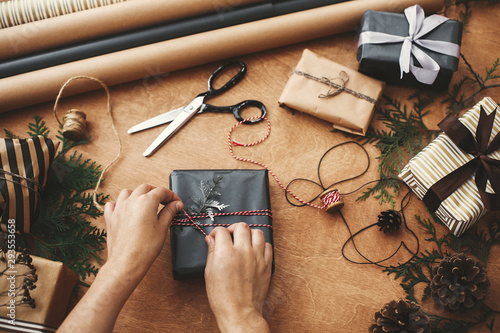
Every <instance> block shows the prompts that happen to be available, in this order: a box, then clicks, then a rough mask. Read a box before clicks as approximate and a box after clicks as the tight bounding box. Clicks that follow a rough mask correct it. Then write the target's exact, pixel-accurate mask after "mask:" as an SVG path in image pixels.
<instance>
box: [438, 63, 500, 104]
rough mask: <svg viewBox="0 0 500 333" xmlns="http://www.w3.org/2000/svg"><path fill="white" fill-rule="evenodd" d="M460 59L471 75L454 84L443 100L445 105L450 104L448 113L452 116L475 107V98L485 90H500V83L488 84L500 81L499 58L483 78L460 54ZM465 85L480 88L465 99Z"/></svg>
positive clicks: (487, 69)
mask: <svg viewBox="0 0 500 333" xmlns="http://www.w3.org/2000/svg"><path fill="white" fill-rule="evenodd" d="M460 57H461V58H462V60H463V61H464V63H465V65H466V66H467V71H468V72H469V74H468V75H465V76H463V77H462V79H461V80H460V81H458V82H457V83H456V84H454V85H453V87H452V89H451V91H450V92H448V97H447V98H445V99H444V100H443V103H448V107H447V109H448V110H447V111H448V113H452V114H458V113H459V112H460V111H462V110H463V109H466V108H470V107H471V106H473V105H474V104H475V97H476V96H477V95H478V94H479V93H481V92H482V91H483V90H486V89H492V88H500V83H495V84H489V85H488V84H487V83H489V82H490V81H491V80H495V79H500V74H498V70H499V69H500V59H499V58H497V59H496V60H495V62H494V63H493V64H492V66H491V67H490V68H488V67H487V68H485V76H484V77H483V76H482V75H481V74H479V73H478V72H476V71H475V70H474V69H473V68H472V65H471V64H470V63H469V62H468V61H467V59H466V58H465V56H464V55H463V54H460ZM465 84H475V85H477V86H478V87H479V88H478V89H476V91H474V92H473V93H472V94H471V95H470V96H468V97H465V95H464V94H463V93H461V90H462V88H463V87H464V86H465Z"/></svg>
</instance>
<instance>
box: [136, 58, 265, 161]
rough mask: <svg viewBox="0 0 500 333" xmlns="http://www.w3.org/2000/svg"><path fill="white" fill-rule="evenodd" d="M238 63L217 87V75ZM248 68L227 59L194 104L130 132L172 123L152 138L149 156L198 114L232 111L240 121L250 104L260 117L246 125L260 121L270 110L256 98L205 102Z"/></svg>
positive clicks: (236, 79) (240, 77)
mask: <svg viewBox="0 0 500 333" xmlns="http://www.w3.org/2000/svg"><path fill="white" fill-rule="evenodd" d="M234 66H238V67H240V70H239V71H238V73H236V74H235V75H234V76H233V77H232V78H231V79H230V80H229V81H227V82H226V83H225V84H224V85H223V86H222V87H220V88H214V86H213V84H214V81H215V80H216V79H217V77H218V75H219V74H220V73H222V72H224V71H225V70H226V69H228V68H230V67H234ZM246 71H247V66H246V65H245V63H244V62H242V61H232V62H228V63H226V64H224V65H222V66H220V67H219V68H217V69H216V70H215V71H214V72H213V73H212V75H211V76H210V78H209V79H208V91H206V92H204V93H201V94H199V95H198V96H196V97H195V98H194V99H193V100H192V101H191V103H189V104H188V105H186V106H182V107H180V108H178V109H175V110H172V111H169V112H166V113H163V114H161V115H159V116H156V117H153V118H151V119H148V120H146V121H144V122H142V123H140V124H137V125H135V126H133V127H131V128H130V129H129V130H128V131H127V133H129V134H131V133H136V132H139V131H142V130H145V129H148V128H152V127H155V126H159V125H163V124H166V123H168V122H170V125H168V126H167V128H165V129H164V130H163V132H161V134H160V135H159V136H158V137H157V138H156V139H155V140H154V141H153V143H152V144H151V145H150V146H149V147H148V149H146V151H145V152H144V153H143V155H144V156H150V155H151V154H153V153H154V152H155V151H156V150H157V149H158V148H160V146H161V145H162V144H164V143H165V142H166V141H167V140H168V139H170V138H171V137H172V136H173V135H174V134H175V133H176V132H177V131H178V130H179V129H180V128H181V127H182V126H184V125H185V124H186V123H187V122H188V121H189V119H191V118H192V117H193V116H195V115H196V114H199V113H203V112H228V113H229V112H231V113H233V116H234V118H236V120H237V121H243V120H244V119H243V118H242V117H241V113H240V112H241V111H242V109H245V108H248V107H257V108H259V109H260V111H261V117H260V118H257V119H254V120H248V121H245V122H244V124H255V123H258V122H259V121H261V120H262V119H263V117H265V116H266V113H267V109H266V107H265V105H264V104H263V103H262V102H260V101H256V100H246V101H243V102H240V103H238V104H235V105H231V106H213V105H209V104H205V103H204V101H205V98H207V97H211V96H215V95H218V94H221V93H223V92H226V91H228V90H229V89H231V88H232V87H234V86H235V85H236V84H237V83H238V82H240V81H241V79H243V77H244V76H245V74H246Z"/></svg>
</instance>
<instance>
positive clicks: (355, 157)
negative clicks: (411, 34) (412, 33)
mask: <svg viewBox="0 0 500 333" xmlns="http://www.w3.org/2000/svg"><path fill="white" fill-rule="evenodd" d="M449 14H450V16H451V17H452V18H453V17H454V15H457V13H456V12H450V13H449ZM499 14H500V6H499V5H492V4H485V3H479V4H474V5H473V6H472V17H471V21H470V24H469V25H468V27H467V29H466V30H467V32H465V33H464V36H463V44H462V53H463V54H464V55H465V56H466V57H467V59H468V61H469V62H470V63H471V64H472V65H473V66H474V67H475V68H476V69H477V70H482V69H483V68H484V67H486V66H491V64H492V63H493V62H494V61H495V60H496V58H497V57H498V54H499V53H500V43H499V39H498V34H499V32H500V28H498V26H497V25H496V24H495V23H496V22H497V18H498V15H499ZM356 45H357V35H356V33H355V32H351V33H346V34H341V35H336V36H331V37H328V38H323V39H319V40H313V41H309V42H305V43H300V44H296V45H292V46H288V47H283V48H279V49H273V50H269V51H266V52H260V53H256V54H251V55H248V56H244V57H241V58H240V60H243V61H244V62H246V64H247V66H248V74H247V76H246V78H245V79H244V80H243V81H242V82H241V83H240V84H239V85H237V86H236V87H234V89H232V90H231V91H230V92H229V93H227V94H224V95H222V96H220V97H216V98H214V99H212V100H211V101H210V103H212V104H214V105H227V104H234V103H236V102H239V101H241V100H244V99H258V100H260V101H262V102H263V103H265V105H266V106H267V108H268V111H269V112H268V116H269V119H270V121H271V123H272V132H271V135H270V137H269V138H268V139H267V140H266V141H265V142H263V143H262V144H260V145H258V146H255V147H252V148H237V150H236V153H237V154H238V156H242V157H247V158H253V159H255V160H258V161H260V162H263V163H265V164H267V165H268V166H269V168H270V169H271V170H273V171H274V172H275V173H276V174H277V175H278V176H279V178H280V179H281V180H282V181H283V182H284V183H285V184H286V183H288V182H289V181H291V180H292V179H294V178H307V179H311V180H317V164H318V162H319V159H320V158H321V156H322V155H323V154H324V152H325V151H326V150H327V149H328V148H330V147H332V146H334V145H336V144H339V143H342V142H345V141H348V140H350V139H348V138H346V137H345V136H344V134H342V133H341V132H336V133H332V132H331V130H332V127H331V124H329V123H327V122H325V121H323V120H320V119H316V118H313V117H311V116H309V115H306V114H301V113H295V114H294V113H291V112H289V111H286V110H284V109H282V108H280V107H278V103H277V100H278V97H279V96H280V94H281V91H282V89H283V86H284V84H285V82H286V81H287V79H288V76H289V74H290V72H291V71H292V70H293V68H294V66H295V64H296V63H297V62H298V60H299V58H300V56H301V54H302V51H303V50H304V49H305V48H309V49H310V50H312V51H314V52H316V53H318V54H319V55H321V56H324V57H326V58H329V59H332V60H334V61H336V62H338V63H341V64H343V65H346V66H348V67H351V68H357V61H356ZM221 63H222V62H217V63H211V64H207V65H204V66H199V67H195V68H190V69H186V70H182V71H178V72H173V73H168V74H165V75H161V76H157V77H150V78H145V79H143V80H139V81H135V82H131V83H127V84H123V85H120V86H116V87H112V88H111V94H112V104H113V114H114V117H115V124H116V127H117V129H118V131H119V134H120V137H121V140H122V143H123V153H122V156H121V158H120V160H119V161H118V162H117V164H115V165H114V166H113V167H112V168H111V169H110V170H109V171H108V173H107V174H106V180H105V182H104V183H103V184H102V187H101V190H102V191H104V192H105V193H108V194H110V197H111V199H112V200H114V199H116V197H117V196H118V193H119V191H120V190H121V189H123V188H130V189H132V188H135V187H136V186H138V185H140V184H141V183H150V184H154V185H158V186H166V187H168V185H169V184H168V177H169V174H170V172H171V171H172V170H175V169H247V168H258V167H257V166H256V165H253V164H250V163H244V162H239V161H236V160H234V159H233V158H232V157H231V156H230V155H229V152H228V147H227V133H228V130H229V129H230V128H231V126H232V125H233V124H234V123H235V121H234V119H233V118H232V117H231V116H229V115H220V114H204V115H201V116H198V117H196V118H194V119H193V120H192V121H191V122H190V123H189V124H188V125H187V126H185V127H184V128H183V129H182V130H181V131H180V132H179V133H178V134H176V135H175V136H174V137H173V138H172V139H171V140H170V141H169V142H168V143H166V144H165V145H164V146H163V147H162V148H161V149H160V150H159V151H158V152H156V153H155V154H154V155H153V156H152V157H149V158H145V157H143V156H142V152H143V151H144V150H145V149H146V147H147V146H148V145H149V144H150V143H151V142H152V141H153V139H154V138H155V137H156V136H157V135H158V134H159V133H160V132H161V131H162V129H163V127H162V128H156V129H152V130H149V131H145V132H141V133H138V134H135V135H127V134H126V130H127V129H128V128H129V127H130V126H132V125H134V124H136V123H138V122H141V121H143V120H145V119H147V118H150V117H152V116H154V115H157V114H159V113H161V112H165V111H167V110H170V109H173V108H175V107H179V106H181V105H184V103H186V102H188V101H190V99H191V98H192V97H193V96H195V95H196V94H197V93H199V92H201V91H203V90H204V89H205V87H206V79H207V78H208V76H209V75H210V74H211V73H212V71H213V70H214V69H215V68H216V67H217V66H219V65H220V64H221ZM466 73H467V69H466V67H465V65H464V63H463V61H461V62H460V66H459V71H458V73H456V74H455V76H454V82H456V81H457V80H458V79H460V77H461V76H462V75H464V74H466ZM413 91H414V90H413V89H411V88H401V87H387V88H386V89H385V94H387V95H389V96H391V97H393V98H398V99H400V100H401V101H403V102H406V99H407V97H408V96H409V95H410V94H411V93H412V92H413ZM483 96H491V97H493V99H495V100H497V101H500V93H499V90H490V91H486V92H484V93H483ZM444 97H445V94H442V95H440V96H438V97H437V98H436V102H435V103H434V104H433V105H432V106H431V107H429V110H430V113H429V115H428V116H426V117H425V119H424V120H425V122H426V124H427V125H428V126H429V127H430V128H436V124H437V123H438V122H439V121H440V120H441V119H442V118H443V116H444V115H445V109H444V105H443V104H441V103H440V101H441V100H442V99H444ZM0 103H1V102H0ZM61 107H62V108H61V110H65V109H69V108H80V109H82V110H84V111H85V112H86V113H87V116H88V129H89V132H90V135H91V136H92V138H91V141H90V143H89V144H88V145H84V146H79V147H77V150H78V151H79V152H82V153H84V155H85V156H88V157H90V158H92V159H93V160H96V161H97V162H98V163H100V164H102V165H106V164H107V163H109V162H110V161H111V160H113V159H114V157H115V156H116V154H117V152H118V140H117V138H116V137H115V134H114V133H113V132H112V131H111V130H110V125H111V123H110V120H109V119H108V117H107V116H106V111H105V110H106V109H105V97H104V93H103V92H102V91H97V92H93V93H88V94H85V95H80V96H77V97H72V98H68V99H66V100H65V101H64V102H63V104H62V105H61ZM464 111H465V110H464ZM33 114H37V115H39V116H41V117H42V118H43V119H44V120H45V121H46V122H47V124H48V127H49V128H50V130H51V137H54V135H55V133H56V131H57V123H56V121H55V119H54V117H53V115H52V105H51V104H44V105H38V106H34V107H30V108H27V109H23V110H17V111H12V112H8V113H2V114H0V121H1V123H2V127H3V128H7V129H9V130H11V131H13V132H15V133H18V134H19V133H24V132H25V131H26V124H27V122H28V121H29V120H31V117H32V115H33ZM372 125H373V126H381V125H380V123H379V122H378V121H377V120H374V121H373V123H372ZM243 127H244V126H243ZM243 127H240V128H238V130H237V131H238V132H237V133H236V135H238V137H240V138H242V140H249V141H250V140H251V139H252V138H253V139H257V138H260V137H262V136H263V134H264V133H265V126H263V125H258V126H256V127H254V126H251V128H250V126H249V127H247V128H243ZM366 148H367V150H368V152H369V155H370V157H371V162H372V164H371V166H370V169H369V172H368V173H367V174H366V175H364V176H362V177H361V178H359V179H355V180H352V181H349V182H347V183H345V184H342V185H341V187H342V189H341V190H342V191H343V192H347V191H350V190H353V189H356V188H358V187H359V186H360V185H362V184H364V183H366V182H368V181H370V180H375V179H377V176H378V172H377V160H376V157H377V156H379V151H378V150H377V149H376V148H375V147H373V146H372V145H366ZM364 163H365V157H364V154H363V153H362V152H361V150H360V149H359V148H357V147H354V145H351V146H349V145H348V146H344V147H342V148H339V149H338V150H335V151H333V152H332V153H330V154H329V155H328V156H327V158H326V159H325V161H324V164H323V166H322V177H323V180H324V181H325V183H328V184H329V183H333V182H335V181H338V180H341V179H344V178H347V177H350V176H351V175H353V174H356V173H358V172H359V171H361V170H362V169H363V165H364ZM295 191H296V192H297V194H299V196H301V197H304V198H306V199H307V198H310V197H311V196H313V195H315V194H317V191H318V189H317V188H314V187H311V186H306V185H304V186H298V187H296V188H295ZM270 192H271V200H272V202H271V204H272V209H273V224H274V240H275V244H274V251H275V260H276V271H275V273H274V275H273V277H272V281H271V286H270V289H269V293H268V296H267V299H266V302H265V307H264V315H265V318H266V319H267V320H268V321H269V324H270V326H271V329H272V331H274V332H306V331H312V332H365V331H367V328H368V326H370V325H371V324H372V323H373V315H374V313H375V312H376V311H378V310H380V309H381V308H382V306H383V305H384V304H385V303H387V302H389V301H391V300H393V299H399V298H402V297H405V293H404V291H403V289H402V288H401V286H400V280H394V276H392V275H391V276H388V275H387V274H386V273H384V272H382V269H381V268H379V267H376V266H373V265H356V264H352V263H349V262H348V261H347V260H346V259H344V258H343V257H342V255H341V248H342V245H343V244H344V242H345V241H346V240H347V239H348V238H349V234H348V231H347V229H346V226H345V225H344V224H343V222H342V220H341V218H340V217H339V215H338V214H333V215H329V214H326V213H325V212H323V211H319V210H317V209H314V208H310V207H302V208H298V207H293V206H291V205H290V204H289V203H288V202H287V201H286V200H285V196H284V192H283V190H282V189H281V188H280V187H279V186H278V184H277V183H276V182H275V181H274V180H273V179H272V178H271V180H270ZM359 194H360V193H359V192H358V195H359ZM358 195H351V196H347V197H345V201H346V205H345V207H344V208H343V210H342V212H343V214H344V216H345V218H346V220H347V222H348V223H349V226H350V228H351V230H352V231H353V232H355V231H357V230H359V229H361V228H363V227H364V226H366V225H369V224H372V223H373V222H375V221H376V219H377V216H378V214H379V213H380V212H381V211H382V210H385V209H388V208H389V206H388V205H382V206H381V205H379V203H378V202H377V201H376V200H375V199H373V198H370V199H369V200H367V201H366V202H356V200H355V199H356V198H357V196H358ZM401 197H402V196H399V197H398V200H400V199H401ZM415 214H418V215H421V216H422V217H425V218H428V217H429V216H428V213H427V212H426V209H425V207H424V205H423V203H422V202H420V201H419V200H417V199H415V197H414V198H413V200H412V202H411V204H410V206H409V207H408V209H407V210H406V216H407V218H408V222H409V225H410V227H411V228H412V229H413V230H414V231H415V232H416V233H417V235H418V237H419V238H420V241H421V250H424V249H426V247H427V246H429V245H430V244H429V243H428V242H426V241H425V240H424V234H423V233H422V231H421V230H420V229H419V228H418V226H417V223H416V220H415V218H414V215H415ZM96 223H97V225H98V226H100V227H104V220H103V219H100V220H98V221H96ZM436 227H437V229H438V233H439V234H441V235H442V234H444V233H446V232H447V229H446V227H444V226H443V225H437V226H436ZM401 240H405V241H406V242H407V243H408V245H409V247H410V248H412V249H414V248H415V246H416V243H415V241H414V240H413V239H412V238H411V237H410V236H409V235H408V234H405V233H400V234H397V235H394V236H390V237H387V236H384V235H383V234H382V233H380V232H378V230H376V228H374V229H372V230H370V231H369V232H367V233H365V234H363V235H362V236H360V238H359V239H358V243H357V244H358V246H359V248H360V249H361V251H363V252H364V253H367V254H369V255H370V257H371V258H373V259H380V258H383V257H385V256H387V255H388V254H390V253H392V252H393V251H394V250H395V248H396V247H397V246H398V245H399V242H400V241H401ZM147 243H148V240H147V239H145V240H144V246H147ZM497 252H499V250H498V248H494V249H493V253H492V254H491V256H490V262H488V269H489V276H490V279H491V280H492V287H491V294H490V295H489V296H488V301H487V303H488V304H489V305H490V306H492V307H495V306H496V308H497V309H498V307H499V305H500V302H499V301H498V299H499V296H500V280H499V279H498V277H500V275H499V269H500V261H498V260H496V254H497ZM347 253H348V254H349V255H350V256H351V257H352V258H356V259H359V257H356V255H355V253H354V252H353V251H352V248H351V247H348V248H347ZM103 256H106V254H105V253H103ZM404 257H406V258H408V256H407V255H403V259H404ZM88 280H89V282H91V280H92V279H88ZM431 308H432V305H431ZM433 310H437V311H440V310H439V309H437V307H433ZM441 314H442V315H444V313H441ZM496 327H497V329H500V326H499V324H498V321H497V323H496ZM484 330H485V328H484V327H483V328H478V329H477V330H474V332H482V331H484ZM116 331H117V332H174V331H181V332H182V331H184V332H187V331H197V332H214V331H217V326H216V322H215V318H214V316H213V314H212V312H211V311H210V307H209V305H208V301H207V297H206V293H205V286H204V281H203V280H196V281H174V280H173V279H172V275H171V258H170V242H169V240H167V242H166V244H165V247H164V249H163V251H162V253H161V254H160V256H159V257H158V259H157V260H156V262H155V263H154V265H153V266H152V267H151V269H150V271H149V273H148V274H147V276H146V277H145V279H144V280H143V281H142V283H141V284H140V285H139V287H138V288H137V290H136V291H135V292H134V294H133V295H132V296H131V298H130V299H129V301H128V302H127V303H126V305H125V307H124V309H123V311H122V312H121V314H120V316H119V318H118V321H117V323H116Z"/></svg>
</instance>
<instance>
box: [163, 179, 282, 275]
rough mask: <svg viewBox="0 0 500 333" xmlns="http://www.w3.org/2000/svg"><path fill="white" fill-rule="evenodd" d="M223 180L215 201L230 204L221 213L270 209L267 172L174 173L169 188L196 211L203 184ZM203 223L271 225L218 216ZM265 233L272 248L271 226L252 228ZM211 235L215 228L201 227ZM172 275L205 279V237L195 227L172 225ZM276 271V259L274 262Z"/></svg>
mask: <svg viewBox="0 0 500 333" xmlns="http://www.w3.org/2000/svg"><path fill="white" fill-rule="evenodd" d="M219 176H220V177H222V178H221V180H220V183H219V187H218V188H217V192H219V193H220V195H219V196H217V197H216V198H214V199H216V200H217V201H219V202H220V203H222V204H226V205H229V206H228V207H226V208H224V209H223V210H222V211H221V212H241V211H249V210H261V209H269V210H270V209H271V202H270V195H269V179H268V174H267V170H174V171H172V173H171V174H170V189H171V190H172V191H174V192H175V193H176V194H177V195H178V196H179V197H180V198H181V199H182V201H183V202H184V206H185V209H186V210H188V209H189V208H197V206H196V204H195V202H194V199H196V198H199V197H201V196H202V192H201V190H200V184H201V182H202V181H203V182H207V181H213V180H214V179H216V178H217V177H219ZM214 212H218V211H217V210H214ZM195 221H196V222H198V223H200V224H205V223H206V224H233V223H238V222H245V223H248V224H265V225H272V218H271V217H270V216H216V217H214V221H211V220H210V218H208V217H207V218H202V219H196V220H195ZM252 228H256V229H260V230H262V231H263V232H264V235H265V239H266V242H268V243H270V244H271V245H273V230H272V229H271V228H269V227H252ZM202 229H203V231H205V233H206V234H209V233H210V232H211V231H212V230H213V229H214V227H202ZM170 246H171V254H172V274H173V277H174V279H175V280H185V279H195V278H202V277H203V274H204V270H205V264H206V259H207V251H208V247H207V244H206V243H205V236H204V235H203V234H202V233H201V232H200V230H198V229H196V228H195V227H193V226H179V225H172V226H171V228H170ZM273 271H274V259H273Z"/></svg>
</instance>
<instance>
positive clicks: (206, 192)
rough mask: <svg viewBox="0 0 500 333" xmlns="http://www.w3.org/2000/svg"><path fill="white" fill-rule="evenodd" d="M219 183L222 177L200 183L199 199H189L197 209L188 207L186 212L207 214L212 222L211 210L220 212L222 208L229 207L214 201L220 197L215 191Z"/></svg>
mask: <svg viewBox="0 0 500 333" xmlns="http://www.w3.org/2000/svg"><path fill="white" fill-rule="evenodd" d="M221 181H222V176H218V177H216V178H214V179H213V180H202V181H200V192H201V197H196V198H195V197H190V198H191V200H193V202H194V203H195V205H196V206H197V208H193V207H189V208H188V212H190V213H196V214H201V213H207V214H208V215H209V217H210V219H212V220H213V208H215V209H218V210H219V211H221V210H223V209H224V208H226V207H229V205H226V204H223V203H220V202H219V201H217V200H215V199H214V197H215V196H220V195H221V193H220V192H218V191H217V189H218V188H219V186H220V182H221Z"/></svg>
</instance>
